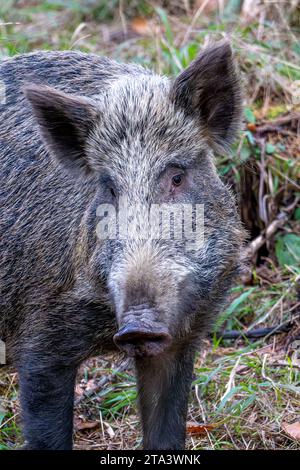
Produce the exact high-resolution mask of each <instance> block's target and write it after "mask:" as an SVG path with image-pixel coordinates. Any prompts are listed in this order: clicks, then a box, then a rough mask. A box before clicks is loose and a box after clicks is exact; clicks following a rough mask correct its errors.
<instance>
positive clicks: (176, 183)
mask: <svg viewBox="0 0 300 470" xmlns="http://www.w3.org/2000/svg"><path fill="white" fill-rule="evenodd" d="M182 181H183V174H178V175H174V176H173V178H172V184H173V186H180V185H181V184H182Z"/></svg>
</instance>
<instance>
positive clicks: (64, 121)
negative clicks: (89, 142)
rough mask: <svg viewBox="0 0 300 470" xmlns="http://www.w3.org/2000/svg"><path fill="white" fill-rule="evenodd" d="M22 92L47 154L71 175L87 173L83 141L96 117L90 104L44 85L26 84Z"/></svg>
mask: <svg viewBox="0 0 300 470" xmlns="http://www.w3.org/2000/svg"><path fill="white" fill-rule="evenodd" d="M23 91H24V94H25V96H26V98H27V99H28V100H29V102H30V104H31V107H32V110H33V114H34V116H35V118H36V120H37V123H38V125H39V128H40V132H41V136H42V139H43V141H44V143H45V145H46V147H47V149H48V150H49V152H50V153H51V154H52V155H53V156H54V157H55V158H56V159H57V160H58V161H59V162H60V163H61V164H62V165H63V166H64V167H66V168H67V169H68V170H70V171H71V172H72V173H75V174H76V175H79V174H82V173H83V174H88V173H90V172H91V171H92V169H91V168H90V166H89V163H88V161H87V157H86V154H85V142H86V139H87V136H88V134H89V132H90V131H91V129H92V128H93V125H94V123H95V120H96V117H97V110H96V108H95V107H94V106H93V104H92V102H91V101H90V100H89V99H88V98H83V97H78V96H74V95H69V94H66V93H62V92H60V91H57V90H55V89H53V88H50V87H47V86H37V85H29V86H26V87H24V90H23Z"/></svg>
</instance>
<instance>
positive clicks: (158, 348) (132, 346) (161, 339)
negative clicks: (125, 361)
mask: <svg viewBox="0 0 300 470" xmlns="http://www.w3.org/2000/svg"><path fill="white" fill-rule="evenodd" d="M114 342H115V344H116V345H117V346H118V348H119V349H120V350H121V351H123V352H125V353H126V354H127V355H128V356H130V357H150V356H156V355H158V354H160V353H162V352H163V351H165V349H167V347H168V346H169V345H170V343H171V336H170V334H169V333H168V332H167V330H166V328H164V327H162V326H149V325H144V324H141V323H139V322H132V323H128V324H127V325H125V326H123V327H122V328H121V329H120V330H119V331H118V333H116V334H115V336H114Z"/></svg>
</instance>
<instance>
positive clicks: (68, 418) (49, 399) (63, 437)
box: [18, 351, 76, 450]
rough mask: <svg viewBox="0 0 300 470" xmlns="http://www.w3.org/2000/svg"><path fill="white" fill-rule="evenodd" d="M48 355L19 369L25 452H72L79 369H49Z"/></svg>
mask: <svg viewBox="0 0 300 470" xmlns="http://www.w3.org/2000/svg"><path fill="white" fill-rule="evenodd" d="M49 355H50V356H51V351H49V352H48V357H35V358H33V357H32V358H30V356H29V357H28V362H26V364H22V366H19V368H18V372H19V383H20V400H21V408H22V419H23V426H24V436H25V439H26V445H25V448H26V449H47V450H50V449H51V450H53V449H57V450H62V449H71V448H72V432H73V403H74V386H75V377H76V369H74V368H69V367H68V368H64V367H61V366H54V365H51V364H50V365H49ZM43 364H44V365H43Z"/></svg>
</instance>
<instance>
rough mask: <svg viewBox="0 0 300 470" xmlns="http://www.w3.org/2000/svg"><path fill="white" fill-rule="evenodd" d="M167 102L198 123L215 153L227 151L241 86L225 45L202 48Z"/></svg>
mask: <svg viewBox="0 0 300 470" xmlns="http://www.w3.org/2000/svg"><path fill="white" fill-rule="evenodd" d="M171 99H173V101H174V102H175V104H176V105H178V107H180V108H181V109H183V110H184V111H185V112H186V113H187V114H189V115H192V116H193V117H195V118H196V119H197V120H198V121H199V124H200V126H201V128H202V129H203V131H204V135H205V136H206V138H207V140H208V143H209V145H211V147H212V148H213V149H214V150H215V151H216V152H221V153H222V152H224V151H225V152H226V151H228V150H229V147H230V144H231V142H232V141H233V140H234V138H235V137H236V133H237V131H238V129H239V127H240V124H241V111H242V91H241V84H240V80H239V76H238V73H237V70H236V65H235V61H234V58H233V54H232V49H231V46H230V44H229V42H227V41H220V42H217V43H214V44H211V45H210V46H208V47H206V48H204V49H203V51H201V52H200V54H199V55H198V57H197V58H196V59H195V60H194V61H193V62H192V63H191V64H190V65H189V66H188V67H187V68H186V69H185V70H184V71H183V72H181V73H180V75H179V76H178V77H177V78H176V79H175V81H174V83H173V86H172V89H171Z"/></svg>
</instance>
